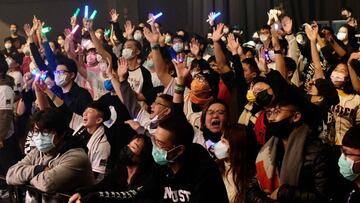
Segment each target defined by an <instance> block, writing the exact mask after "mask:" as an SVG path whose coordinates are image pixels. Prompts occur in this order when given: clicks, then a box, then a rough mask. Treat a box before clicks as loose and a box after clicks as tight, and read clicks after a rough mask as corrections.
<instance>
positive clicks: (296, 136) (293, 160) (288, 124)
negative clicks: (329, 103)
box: [256, 91, 336, 203]
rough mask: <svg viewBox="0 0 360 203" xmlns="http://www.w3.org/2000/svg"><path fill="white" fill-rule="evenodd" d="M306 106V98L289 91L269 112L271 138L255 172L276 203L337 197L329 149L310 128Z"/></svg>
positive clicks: (320, 200) (314, 200) (267, 114)
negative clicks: (335, 195)
mask: <svg viewBox="0 0 360 203" xmlns="http://www.w3.org/2000/svg"><path fill="white" fill-rule="evenodd" d="M307 106H308V102H306V98H305V96H304V95H301V94H298V93H296V92H295V91H288V96H287V97H286V98H282V99H281V100H279V102H278V103H277V105H275V106H274V107H273V108H271V109H268V110H267V111H266V118H267V120H268V122H267V124H266V127H267V129H266V130H267V133H269V134H271V135H272V137H271V138H270V139H269V140H268V141H267V142H266V143H265V144H264V146H263V147H262V148H261V150H260V151H259V153H258V155H257V158H256V171H257V179H258V181H259V184H260V187H261V188H262V191H263V193H265V194H267V195H268V196H269V197H270V198H271V199H273V200H275V201H276V202H284V203H285V202H286V203H291V202H314V203H315V202H330V200H331V199H332V198H333V195H334V190H333V189H334V188H333V186H334V184H335V182H333V180H334V179H333V177H332V176H333V175H334V174H335V173H336V171H334V170H333V167H332V165H331V164H332V162H331V158H330V148H328V147H327V146H326V145H324V144H323V143H322V142H321V140H320V139H319V138H318V133H317V132H316V131H312V130H311V128H310V126H309V125H308V123H309V120H308V118H309V117H311V116H312V114H311V112H309V110H308V107H307ZM335 185H336V184H335Z"/></svg>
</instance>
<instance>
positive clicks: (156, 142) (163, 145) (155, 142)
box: [151, 136, 170, 151]
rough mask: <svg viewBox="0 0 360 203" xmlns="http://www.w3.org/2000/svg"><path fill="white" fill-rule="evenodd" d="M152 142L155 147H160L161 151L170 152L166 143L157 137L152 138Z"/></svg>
mask: <svg viewBox="0 0 360 203" xmlns="http://www.w3.org/2000/svg"><path fill="white" fill-rule="evenodd" d="M151 142H152V144H153V145H155V146H157V147H159V148H160V149H164V150H166V151H169V150H168V149H169V148H170V147H169V146H168V145H167V144H166V143H165V142H163V141H160V140H157V139H156V138H155V136H151Z"/></svg>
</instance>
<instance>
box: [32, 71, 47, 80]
mask: <svg viewBox="0 0 360 203" xmlns="http://www.w3.org/2000/svg"><path fill="white" fill-rule="evenodd" d="M31 74H33V75H34V76H35V77H38V76H40V73H38V72H37V71H36V69H32V70H31ZM40 79H41V80H43V81H44V80H45V79H46V74H42V75H41V76H40Z"/></svg>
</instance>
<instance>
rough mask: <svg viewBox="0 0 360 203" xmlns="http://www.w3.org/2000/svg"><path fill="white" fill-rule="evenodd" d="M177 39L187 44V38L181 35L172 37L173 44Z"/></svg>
mask: <svg viewBox="0 0 360 203" xmlns="http://www.w3.org/2000/svg"><path fill="white" fill-rule="evenodd" d="M175 39H181V41H182V42H184V43H185V37H183V36H181V35H174V36H173V37H172V42H174V40H175Z"/></svg>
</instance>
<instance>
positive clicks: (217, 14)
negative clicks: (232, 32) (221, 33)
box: [212, 12, 221, 20]
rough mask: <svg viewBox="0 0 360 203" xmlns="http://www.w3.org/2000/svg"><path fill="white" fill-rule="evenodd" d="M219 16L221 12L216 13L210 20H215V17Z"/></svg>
mask: <svg viewBox="0 0 360 203" xmlns="http://www.w3.org/2000/svg"><path fill="white" fill-rule="evenodd" d="M220 15H221V12H217V13H216V14H215V15H214V16H213V17H212V19H213V20H215V19H216V18H217V17H219V16H220Z"/></svg>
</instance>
